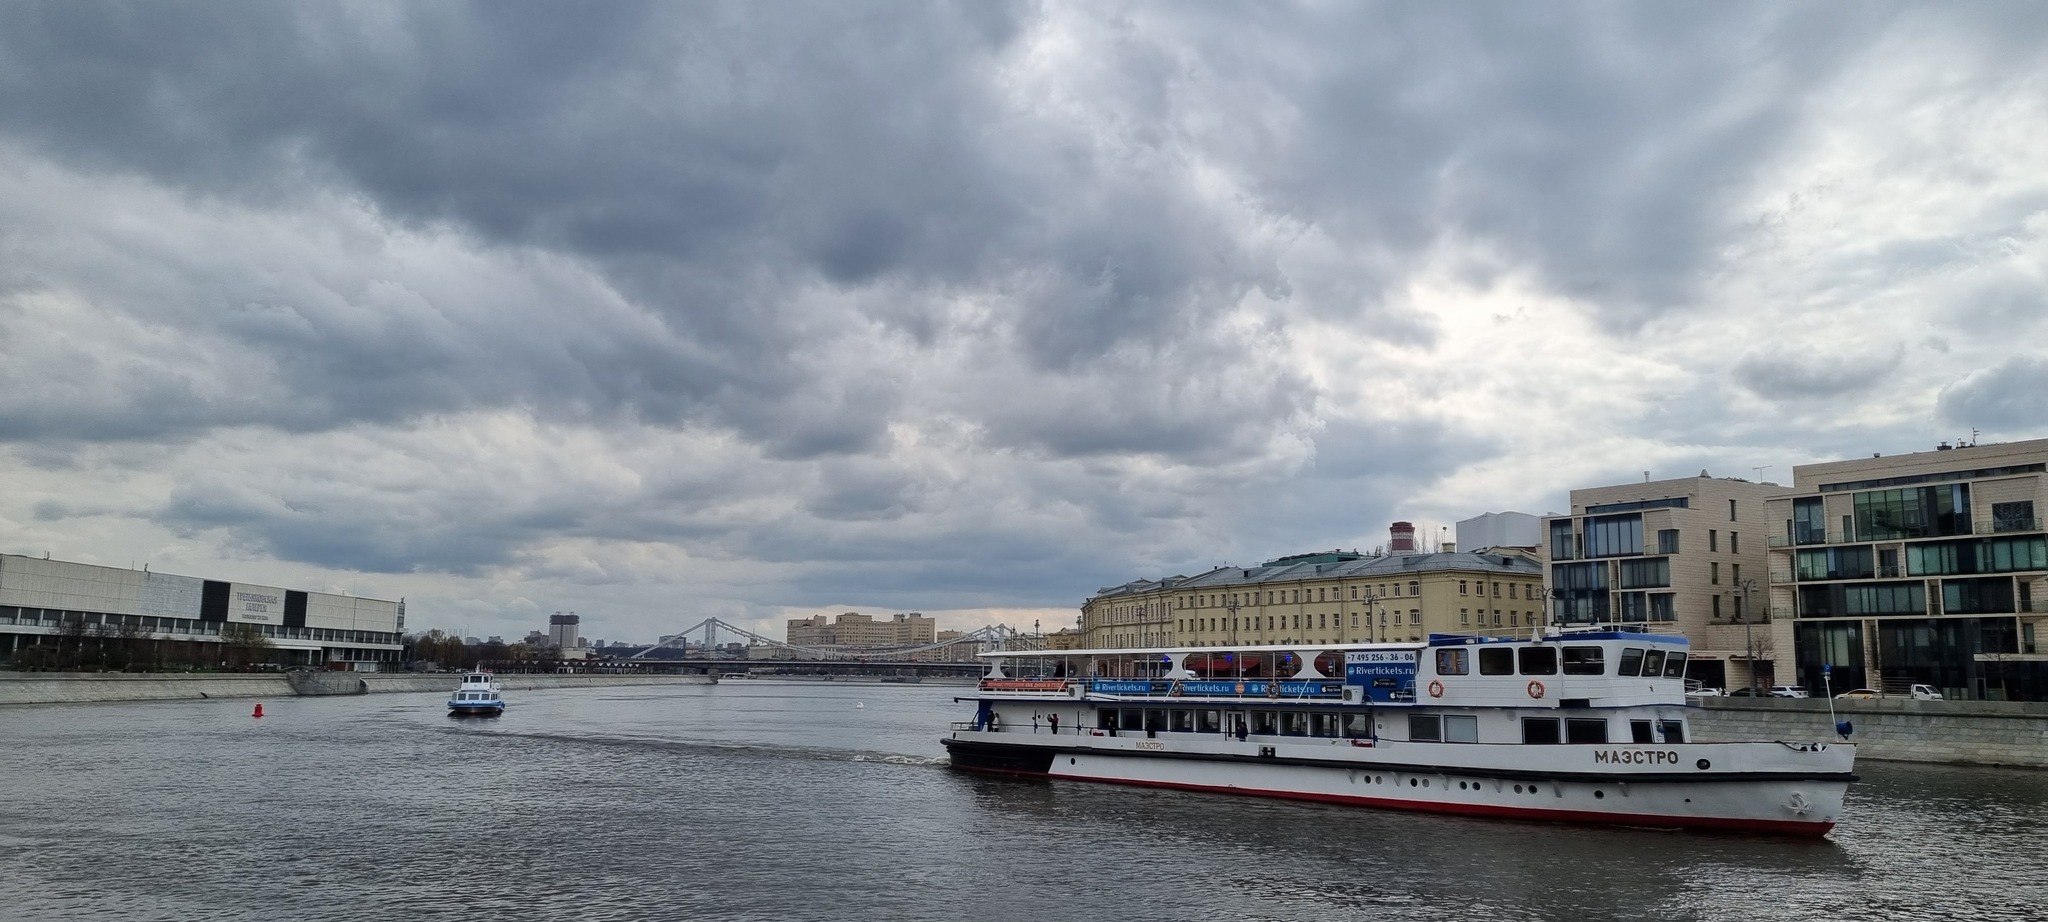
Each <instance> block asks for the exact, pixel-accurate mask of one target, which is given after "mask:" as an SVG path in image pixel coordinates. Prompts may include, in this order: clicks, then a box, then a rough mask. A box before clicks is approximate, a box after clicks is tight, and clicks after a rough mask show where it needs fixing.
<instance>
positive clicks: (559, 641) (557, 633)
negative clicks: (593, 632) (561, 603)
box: [548, 611, 583, 650]
mask: <svg viewBox="0 0 2048 922" xmlns="http://www.w3.org/2000/svg"><path fill="white" fill-rule="evenodd" d="M582 620H583V619H582V618H580V617H578V616H577V615H576V613H575V612H573V611H572V612H559V611H558V612H555V613H554V614H552V615H549V616H548V646H551V647H554V648H555V649H558V650H575V649H579V648H580V647H581V646H582V644H581V642H580V639H579V638H578V636H577V631H576V628H577V626H578V625H579V624H581V623H582Z"/></svg>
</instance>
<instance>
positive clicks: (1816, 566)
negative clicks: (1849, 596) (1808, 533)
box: [1798, 546, 1877, 580]
mask: <svg viewBox="0 0 2048 922" xmlns="http://www.w3.org/2000/svg"><path fill="white" fill-rule="evenodd" d="M1798 568H1799V578H1800V579H1802V580H1815V579H1870V578H1872V577H1874V576H1876V575H1877V567H1876V557H1875V555H1874V554H1873V553H1872V551H1871V549H1870V548H1869V547H1867V546H1859V547H1824V548H1812V549H1809V550H1802V551H1800V552H1799V556H1798Z"/></svg>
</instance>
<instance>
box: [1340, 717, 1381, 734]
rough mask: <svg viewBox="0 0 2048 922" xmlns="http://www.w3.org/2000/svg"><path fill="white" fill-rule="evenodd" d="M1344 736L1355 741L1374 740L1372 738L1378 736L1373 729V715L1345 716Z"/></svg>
mask: <svg viewBox="0 0 2048 922" xmlns="http://www.w3.org/2000/svg"><path fill="white" fill-rule="evenodd" d="M1344 735H1345V736H1348V737H1350V738H1352V739H1355V740H1369V739H1372V738H1373V737H1374V736H1376V735H1377V734H1375V733H1373V728H1372V715H1371V714H1346V715H1344Z"/></svg>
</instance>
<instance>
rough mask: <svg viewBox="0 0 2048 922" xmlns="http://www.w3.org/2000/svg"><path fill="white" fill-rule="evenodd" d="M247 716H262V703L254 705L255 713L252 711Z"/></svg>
mask: <svg viewBox="0 0 2048 922" xmlns="http://www.w3.org/2000/svg"><path fill="white" fill-rule="evenodd" d="M249 716H250V717H262V716H263V705H260V704H259V705H256V713H254V714H251V715H249Z"/></svg>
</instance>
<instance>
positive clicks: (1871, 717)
mask: <svg viewBox="0 0 2048 922" xmlns="http://www.w3.org/2000/svg"><path fill="white" fill-rule="evenodd" d="M1699 700H1700V706H1699V707H1697V708H1694V709H1692V713H1691V718H1692V726H1693V734H1694V735H1695V736H1697V737H1698V738H1700V739H1702V740H1737V739H1752V740H1755V739H1763V740H1769V739H1786V740H1791V739H1824V738H1826V737H1828V736H1831V735H1833V732H1834V731H1833V727H1834V721H1836V720H1847V721H1849V722H1850V724H1851V725H1853V727H1854V729H1855V732H1854V733H1852V734H1851V735H1850V737H1849V741H1850V742H1852V743H1855V744H1856V755H1857V758H1858V760H1859V761H1860V760H1862V759H1881V760H1885V761H1891V762H1939V763H1944V764H1950V765H2002V766H2008V767H2015V768H2044V769H2048V703H2043V702H2034V701H1915V700H1912V699H1908V698H1878V699H1849V698H1844V699H1836V700H1834V701H1833V702H1832V703H1833V704H1834V716H1833V719H1832V720H1831V719H1830V718H1829V713H1828V705H1829V703H1830V701H1829V700H1828V699H1823V698H1806V699H1792V698H1756V699H1752V698H1704V699H1699Z"/></svg>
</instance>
